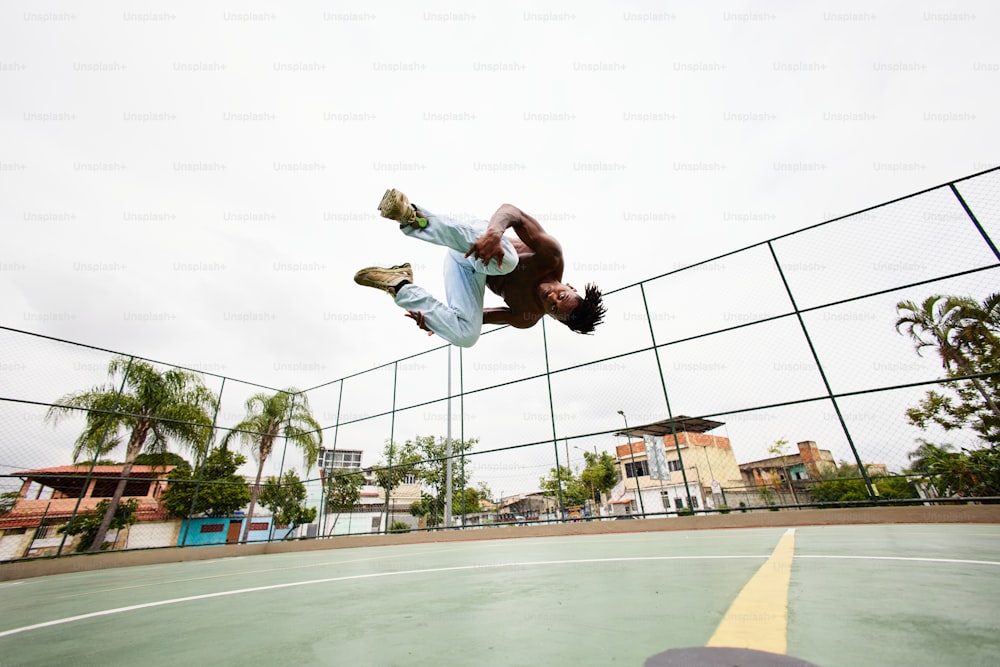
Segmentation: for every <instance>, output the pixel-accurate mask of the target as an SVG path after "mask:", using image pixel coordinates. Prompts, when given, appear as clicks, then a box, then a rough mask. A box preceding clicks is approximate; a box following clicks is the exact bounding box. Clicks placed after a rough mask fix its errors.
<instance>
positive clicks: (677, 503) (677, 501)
mask: <svg viewBox="0 0 1000 667" xmlns="http://www.w3.org/2000/svg"><path fill="white" fill-rule="evenodd" d="M674 509H678V510H682V509H684V499H683V498H674Z"/></svg>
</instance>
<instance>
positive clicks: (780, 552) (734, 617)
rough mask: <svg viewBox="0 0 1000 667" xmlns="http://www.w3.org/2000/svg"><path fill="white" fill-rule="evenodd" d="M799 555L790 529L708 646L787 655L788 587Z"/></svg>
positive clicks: (730, 608)
mask: <svg viewBox="0 0 1000 667" xmlns="http://www.w3.org/2000/svg"><path fill="white" fill-rule="evenodd" d="M794 552H795V529H794V528H789V529H788V530H787V531H785V534H784V535H782V537H781V539H780V540H778V545H777V546H776V547H775V548H774V551H773V552H772V553H771V557H770V558H768V559H767V562H766V563H764V564H763V565H762V566H761V568H760V569H759V570H757V572H756V574H754V575H753V577H751V579H750V581H748V582H747V584H746V586H744V587H743V590H741V591H740V594H739V595H737V596H736V599H735V600H733V603H732V604H731V605H730V606H729V610H728V611H726V615H725V616H723V618H722V622H721V623H719V627H717V628H716V629H715V634H713V635H712V637H711V639H709V640H708V644H706V646H728V647H732V648H749V649H754V650H757V651H768V652H770V653H778V654H784V653H785V651H786V650H787V649H788V584H789V581H790V579H791V575H792V556H793V555H794Z"/></svg>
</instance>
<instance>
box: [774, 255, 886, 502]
mask: <svg viewBox="0 0 1000 667" xmlns="http://www.w3.org/2000/svg"><path fill="white" fill-rule="evenodd" d="M767 249H768V250H770V251H771V257H772V258H773V259H774V265H775V266H776V267H777V269H778V275H780V276H781V282H782V284H783V285H784V286H785V292H786V293H787V294H788V299H789V301H791V302H792V309H793V310H794V311H795V317H796V318H798V320H799V326H800V327H801V328H802V334H803V335H804V336H805V337H806V343H807V344H808V345H809V352H811V353H812V357H813V361H815V362H816V368H817V369H818V370H819V374H820V377H822V378H823V386H824V387H826V395H827V397H829V399H830V402H831V403H833V409H834V411H835V412H836V413H837V420H838V421H840V427H841V428H842V429H844V436H845V437H846V438H847V444H848V446H850V448H851V453H852V454H854V460H855V461H856V462H857V464H858V471H859V472H860V473H861V478H862V479H863V480H864V481H865V487H866V488H867V490H868V497H869V498H871V499H872V500H873V501H875V502H876V503H877V502H878V494H877V493H875V489H874V487H872V480H871V478H870V477H869V476H868V471H867V470H865V465H864V463H862V461H861V456H860V455H859V454H858V449H857V447H855V446H854V439H853V438H851V431H850V430H849V429H848V428H847V422H845V421H844V415H843V413H841V411H840V405H838V404H837V399H836V397H834V395H833V389H831V388H830V381H829V380H828V379H827V377H826V371H824V370H823V364H822V363H820V360H819V355H818V354H817V353H816V347H815V346H814V345H813V342H812V338H811V337H810V336H809V328H808V327H806V323H805V320H803V319H802V312H801V311H800V310H799V306H798V304H797V303H795V296H794V295H793V294H792V288H791V287H790V286H789V284H788V279H787V278H785V272H784V270H783V269H782V268H781V262H779V261H778V255H777V253H776V252H775V251H774V246H773V245H772V243H771V242H770V241H768V242H767Z"/></svg>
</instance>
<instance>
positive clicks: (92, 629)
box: [0, 522, 1000, 667]
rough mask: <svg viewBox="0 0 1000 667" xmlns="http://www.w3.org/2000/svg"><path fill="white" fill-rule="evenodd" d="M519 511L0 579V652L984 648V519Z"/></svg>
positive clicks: (530, 654)
mask: <svg viewBox="0 0 1000 667" xmlns="http://www.w3.org/2000/svg"><path fill="white" fill-rule="evenodd" d="M629 523H630V524H632V523H636V524H638V523H640V522H629ZM643 523H644V522H643ZM619 525H620V524H619ZM519 530H521V531H522V534H524V535H526V537H521V538H517V539H483V540H477V541H458V542H448V543H422V544H396V545H387V546H377V547H361V548H343V549H331V550H311V551H299V552H289V553H276V554H266V555H255V556H246V557H231V558H219V559H210V560H202V561H192V562H182V563H164V564H156V565H145V566H139V567H121V568H115V569H98V570H94V571H89V572H74V573H67V574H60V575H53V576H42V577H35V578H28V579H21V580H13V581H8V582H5V583H3V584H0V590H2V595H3V600H4V605H3V607H4V612H5V613H4V615H3V620H2V621H0V664H3V665H53V664H86V665H135V664H142V665H145V666H148V667H152V666H154V665H177V664H191V665H198V664H296V665H331V664H338V665H340V664H343V665H452V664H454V665H470V664H479V665H563V664H566V665H583V664H586V665H598V664H600V665H605V664H621V665H642V664H644V663H645V662H646V661H647V660H648V659H650V658H651V657H652V656H655V655H658V654H663V652H665V651H669V650H671V649H685V648H697V647H723V646H737V647H739V646H742V647H748V648H751V649H754V650H760V651H768V652H771V653H775V654H786V655H787V656H789V657H791V658H796V659H798V661H804V662H798V664H810V663H811V664H816V665H824V666H834V665H855V666H856V665H942V664H950V665H990V664H996V663H997V659H998V656H1000V632H998V630H1000V621H998V619H1000V613H998V612H1000V602H998V601H1000V576H998V575H1000V526H998V525H996V524H933V523H931V524H888V525H877V524H876V525H826V526H816V525H800V526H795V527H791V528H789V527H784V526H773V527H757V528H736V529H725V530H671V531H663V532H621V533H613V534H593V535H568V536H556V537H552V536H544V537H535V536H532V535H531V531H532V529H531V528H521V529H519ZM665 655H669V654H665ZM702 656H708V657H706V658H705V660H708V658H710V657H711V656H712V654H711V653H703V654H702ZM650 664H654V663H653V662H650ZM655 664H682V663H673V662H663V663H655ZM689 664H723V663H716V662H711V661H702V662H697V663H689ZM725 664H729V663H725ZM748 664H749V663H748ZM773 664H777V663H773ZM787 664H796V662H789V663H787Z"/></svg>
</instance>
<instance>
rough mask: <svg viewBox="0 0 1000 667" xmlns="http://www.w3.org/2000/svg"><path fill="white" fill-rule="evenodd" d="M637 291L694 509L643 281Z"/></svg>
mask: <svg viewBox="0 0 1000 667" xmlns="http://www.w3.org/2000/svg"><path fill="white" fill-rule="evenodd" d="M639 292H640V294H642V307H643V308H645V310H646V324H647V325H649V338H650V340H652V341H653V354H654V355H655V356H656V370H657V372H658V373H659V375H660V386H661V387H663V401H664V403H666V405H667V419H669V420H670V432H671V433H672V434H673V437H674V451H676V452H677V463H678V464H679V465H680V467H681V479H683V480H684V493H685V494H687V499H688V509H689V510H691V511H694V503H693V502H692V501H691V486H690V484H688V478H687V467H686V466H685V465H684V456H683V455H682V454H681V442H680V438H678V437H677V425H676V424H675V423H674V413H673V410H671V409H670V394H669V393H668V392H667V381H666V379H665V378H664V377H663V364H662V363H661V362H660V348H658V347H657V346H656V332H654V331H653V318H651V317H650V316H649V302H648V301H647V300H646V288H645V286H644V284H643V283H639ZM647 458H648V454H647ZM668 472H669V468H668ZM661 499H662V498H661Z"/></svg>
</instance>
